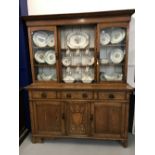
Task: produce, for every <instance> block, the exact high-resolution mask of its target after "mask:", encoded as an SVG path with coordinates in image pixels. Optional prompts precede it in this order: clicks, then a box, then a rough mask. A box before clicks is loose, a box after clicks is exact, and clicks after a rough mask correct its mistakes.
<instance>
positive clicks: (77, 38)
mask: <svg viewBox="0 0 155 155" xmlns="http://www.w3.org/2000/svg"><path fill="white" fill-rule="evenodd" d="M88 44H89V36H88V34H87V33H85V32H71V33H70V34H69V35H68V36H67V45H68V46H69V47H70V48H71V49H81V48H85V47H87V46H88Z"/></svg>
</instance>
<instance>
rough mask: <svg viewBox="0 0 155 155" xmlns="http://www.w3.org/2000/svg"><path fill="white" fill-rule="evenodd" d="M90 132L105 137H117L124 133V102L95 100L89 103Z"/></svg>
mask: <svg viewBox="0 0 155 155" xmlns="http://www.w3.org/2000/svg"><path fill="white" fill-rule="evenodd" d="M91 115H94V117H93V119H92V129H93V132H92V134H93V135H94V136H100V137H105V138H108V137H109V138H110V137H113V138H119V137H121V136H122V135H123V134H124V128H125V122H124V118H125V104H123V103H119V102H95V103H94V104H92V105H91Z"/></svg>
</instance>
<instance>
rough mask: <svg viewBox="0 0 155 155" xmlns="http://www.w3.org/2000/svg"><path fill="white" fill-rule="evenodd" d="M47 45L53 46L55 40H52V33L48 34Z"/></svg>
mask: <svg viewBox="0 0 155 155" xmlns="http://www.w3.org/2000/svg"><path fill="white" fill-rule="evenodd" d="M47 45H48V46H49V47H54V45H55V41H54V34H50V35H49V36H48V38H47Z"/></svg>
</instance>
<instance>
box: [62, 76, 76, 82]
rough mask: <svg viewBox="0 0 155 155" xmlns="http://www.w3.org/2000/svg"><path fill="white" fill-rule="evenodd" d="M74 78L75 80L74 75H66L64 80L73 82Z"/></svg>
mask: <svg viewBox="0 0 155 155" xmlns="http://www.w3.org/2000/svg"><path fill="white" fill-rule="evenodd" d="M74 80H75V79H74V78H73V77H72V76H65V77H64V78H63V81H64V82H65V83H73V82H74Z"/></svg>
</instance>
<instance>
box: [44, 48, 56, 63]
mask: <svg viewBox="0 0 155 155" xmlns="http://www.w3.org/2000/svg"><path fill="white" fill-rule="evenodd" d="M44 57H45V62H46V63H47V64H49V65H54V64H55V62H56V57H55V53H54V51H52V50H48V51H47V52H46V53H45V56H44Z"/></svg>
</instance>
